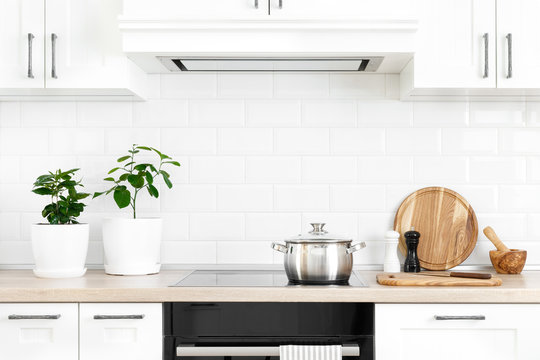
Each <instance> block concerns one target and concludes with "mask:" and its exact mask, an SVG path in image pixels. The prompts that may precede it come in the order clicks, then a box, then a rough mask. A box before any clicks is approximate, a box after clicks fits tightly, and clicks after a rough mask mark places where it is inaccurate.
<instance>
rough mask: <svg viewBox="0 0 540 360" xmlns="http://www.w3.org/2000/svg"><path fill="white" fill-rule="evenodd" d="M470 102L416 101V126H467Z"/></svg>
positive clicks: (414, 107)
mask: <svg viewBox="0 0 540 360" xmlns="http://www.w3.org/2000/svg"><path fill="white" fill-rule="evenodd" d="M467 110H468V104H467V103H464V102H415V103H414V105H413V113H414V126H417V127H424V126H425V127H441V126H444V127H460V126H467V122H468V111H467Z"/></svg>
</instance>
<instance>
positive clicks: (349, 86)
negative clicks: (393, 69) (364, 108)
mask: <svg viewBox="0 0 540 360" xmlns="http://www.w3.org/2000/svg"><path fill="white" fill-rule="evenodd" d="M330 95H331V96H332V97H337V98H347V97H370V98H371V97H380V98H383V97H384V96H385V95H386V79H385V75H384V74H330Z"/></svg>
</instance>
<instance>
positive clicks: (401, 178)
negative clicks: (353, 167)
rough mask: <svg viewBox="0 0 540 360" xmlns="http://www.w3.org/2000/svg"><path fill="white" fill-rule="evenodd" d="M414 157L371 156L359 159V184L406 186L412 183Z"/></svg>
mask: <svg viewBox="0 0 540 360" xmlns="http://www.w3.org/2000/svg"><path fill="white" fill-rule="evenodd" d="M412 179H413V170H412V157H407V156H369V157H363V156H361V157H359V158H358V182H359V183H368V184H406V183H410V182H412Z"/></svg>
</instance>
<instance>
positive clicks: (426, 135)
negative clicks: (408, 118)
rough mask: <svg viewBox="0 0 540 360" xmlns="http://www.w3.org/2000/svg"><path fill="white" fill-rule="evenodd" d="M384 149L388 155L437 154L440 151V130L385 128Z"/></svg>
mask: <svg viewBox="0 0 540 360" xmlns="http://www.w3.org/2000/svg"><path fill="white" fill-rule="evenodd" d="M386 151H387V154H390V155H438V154H440V153H441V130H439V129H422V128H416V129H398V128H395V129H387V130H386Z"/></svg>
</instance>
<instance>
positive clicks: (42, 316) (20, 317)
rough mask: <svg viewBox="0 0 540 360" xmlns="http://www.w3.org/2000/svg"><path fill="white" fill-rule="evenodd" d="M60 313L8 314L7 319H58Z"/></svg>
mask: <svg viewBox="0 0 540 360" xmlns="http://www.w3.org/2000/svg"><path fill="white" fill-rule="evenodd" d="M60 316H61V315H60V314H56V315H9V316H8V320H58V319H60Z"/></svg>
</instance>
